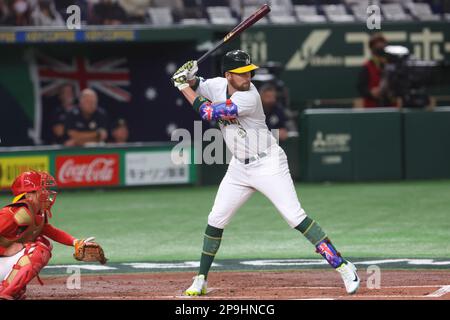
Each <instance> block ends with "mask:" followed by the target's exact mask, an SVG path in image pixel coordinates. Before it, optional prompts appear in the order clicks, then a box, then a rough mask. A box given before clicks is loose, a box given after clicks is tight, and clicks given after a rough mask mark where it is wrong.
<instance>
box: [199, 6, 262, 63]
mask: <svg viewBox="0 0 450 320" xmlns="http://www.w3.org/2000/svg"><path fill="white" fill-rule="evenodd" d="M269 12H270V7H269V6H268V5H267V4H264V5H262V6H261V8H259V9H258V10H257V11H255V13H253V14H252V15H251V16H250V17H248V18H247V19H245V20H243V21H241V23H239V24H238V25H237V26H236V27H234V29H233V30H231V31H230V32H228V34H227V35H226V36H225V37H224V38H223V39H222V40H220V41H219V42H217V43H216V45H215V46H214V47H213V48H211V49H209V50H208V52H206V53H205V54H203V55H202V56H201V57H200V58H198V60H197V65H199V64H200V63H202V62H203V61H204V60H205V59H206V58H208V57H209V56H210V55H211V54H212V53H213V52H214V51H216V50H217V49H219V48H220V47H221V46H223V45H224V44H225V43H226V42H228V41H230V40H232V39H234V38H235V37H236V36H237V35H239V34H241V33H242V32H243V31H245V30H246V29H248V28H250V27H251V26H252V25H254V24H255V23H256V22H258V21H259V20H260V19H261V18H262V17H264V16H265V15H266V14H268V13H269Z"/></svg>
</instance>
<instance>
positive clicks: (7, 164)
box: [0, 156, 50, 189]
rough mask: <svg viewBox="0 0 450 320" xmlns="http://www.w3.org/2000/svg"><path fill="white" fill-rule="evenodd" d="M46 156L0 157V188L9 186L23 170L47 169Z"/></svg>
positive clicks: (47, 161)
mask: <svg viewBox="0 0 450 320" xmlns="http://www.w3.org/2000/svg"><path fill="white" fill-rule="evenodd" d="M49 163H50V160H49V158H48V156H31V157H0V188H1V189H6V188H9V187H11V184H12V183H13V182H14V179H15V178H16V177H17V176H18V175H19V174H21V173H22V172H24V171H27V170H31V169H33V170H39V171H49V167H50V164H49Z"/></svg>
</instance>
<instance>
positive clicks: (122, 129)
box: [109, 118, 130, 143]
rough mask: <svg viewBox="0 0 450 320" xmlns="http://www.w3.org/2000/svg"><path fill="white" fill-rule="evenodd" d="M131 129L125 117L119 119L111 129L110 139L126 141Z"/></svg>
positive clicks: (112, 140) (119, 141)
mask: <svg viewBox="0 0 450 320" xmlns="http://www.w3.org/2000/svg"><path fill="white" fill-rule="evenodd" d="M129 135H130V134H129V131H128V126H127V122H126V121H125V119H122V118H119V119H117V120H116V121H115V122H114V124H113V126H112V129H111V134H110V141H109V142H112V143H125V142H127V141H128V138H129Z"/></svg>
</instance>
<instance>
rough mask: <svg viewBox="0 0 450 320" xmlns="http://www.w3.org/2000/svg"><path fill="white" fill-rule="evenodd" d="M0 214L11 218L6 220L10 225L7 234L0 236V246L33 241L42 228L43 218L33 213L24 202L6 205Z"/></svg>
mask: <svg viewBox="0 0 450 320" xmlns="http://www.w3.org/2000/svg"><path fill="white" fill-rule="evenodd" d="M0 214H2V215H6V216H7V217H9V218H10V219H11V220H12V221H9V222H8V223H9V224H10V225H12V227H10V228H8V229H9V230H8V231H7V234H4V235H3V236H0V246H2V247H9V246H10V245H11V244H12V243H15V242H18V243H27V242H34V241H35V240H36V238H37V237H38V236H39V235H40V234H41V232H42V229H43V228H44V224H45V219H44V218H43V217H42V216H38V215H35V214H34V213H33V212H32V210H30V209H29V208H28V207H27V206H26V204H21V203H19V205H17V204H14V205H9V206H6V207H4V208H3V209H2V210H1V211H0Z"/></svg>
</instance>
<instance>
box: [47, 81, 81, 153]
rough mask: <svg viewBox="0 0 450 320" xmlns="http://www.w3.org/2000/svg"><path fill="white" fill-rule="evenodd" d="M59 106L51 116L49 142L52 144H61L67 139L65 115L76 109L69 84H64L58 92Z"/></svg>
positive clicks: (73, 95)
mask: <svg viewBox="0 0 450 320" xmlns="http://www.w3.org/2000/svg"><path fill="white" fill-rule="evenodd" d="M59 101H60V103H61V104H60V105H59V106H58V107H56V108H55V110H54V111H53V112H52V114H51V120H50V121H51V141H50V143H52V144H63V143H64V141H66V140H67V139H68V137H67V135H66V134H67V133H66V129H65V122H66V118H67V115H68V114H69V113H70V112H71V111H72V110H73V109H76V108H77V105H76V99H75V93H74V92H73V87H72V85H70V84H65V85H64V86H62V87H61V90H60V91H59Z"/></svg>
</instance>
